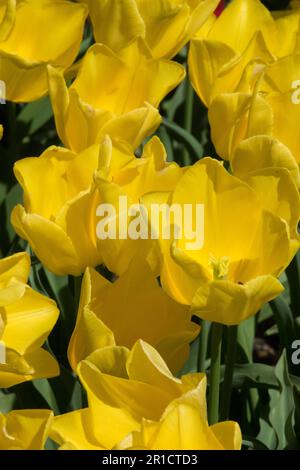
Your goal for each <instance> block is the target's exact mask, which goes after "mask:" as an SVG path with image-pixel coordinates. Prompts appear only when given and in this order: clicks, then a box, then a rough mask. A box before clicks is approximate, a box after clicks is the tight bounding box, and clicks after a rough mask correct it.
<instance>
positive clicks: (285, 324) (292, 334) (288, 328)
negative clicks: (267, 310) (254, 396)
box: [270, 296, 297, 374]
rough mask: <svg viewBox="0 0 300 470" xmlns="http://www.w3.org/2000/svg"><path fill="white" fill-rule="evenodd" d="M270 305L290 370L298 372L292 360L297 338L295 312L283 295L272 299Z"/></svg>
mask: <svg viewBox="0 0 300 470" xmlns="http://www.w3.org/2000/svg"><path fill="white" fill-rule="evenodd" d="M270 305H271V308H272V311H273V313H274V316H275V320H276V323H277V325H278V330H279V338H280V344H281V347H282V349H286V351H287V358H288V364H289V367H290V371H291V372H295V373H296V374H297V371H296V369H295V366H294V364H292V362H291V360H290V358H291V356H292V353H293V350H292V343H293V341H294V340H295V339H297V335H296V328H295V322H294V317H293V313H292V311H291V309H290V307H289V306H288V304H287V302H286V301H285V300H284V299H283V297H282V296H280V297H277V299H274V300H272V301H271V302H270Z"/></svg>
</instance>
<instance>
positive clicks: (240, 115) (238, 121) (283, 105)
mask: <svg viewBox="0 0 300 470" xmlns="http://www.w3.org/2000/svg"><path fill="white" fill-rule="evenodd" d="M299 76H300V54H294V55H290V56H287V57H284V58H283V59H280V60H278V61H277V62H275V63H273V64H272V65H269V66H268V67H266V68H265V70H264V71H263V73H262V74H261V76H260V78H259V80H258V82H257V84H256V86H255V90H254V92H253V93H249V92H246V93H244V92H237V93H224V94H220V95H219V96H218V97H216V98H215V99H214V100H213V101H212V103H211V105H210V107H209V121H210V125H211V134H212V140H213V143H214V145H215V147H216V150H217V152H218V154H219V155H220V156H221V157H222V158H225V159H229V160H230V159H231V158H232V155H233V152H234V150H235V148H236V146H237V145H238V144H239V142H241V141H242V140H243V139H247V138H249V137H253V136H255V135H263V134H265V135H269V136H272V137H273V138H275V139H278V140H279V141H281V142H282V143H283V144H285V145H286V146H287V147H288V149H289V150H290V151H291V152H292V154H293V156H294V158H295V159H296V161H297V162H298V163H299V162H300V153H299V135H298V132H297V127H296V126H295V125H294V124H295V122H297V121H298V120H299V115H300V114H299V113H300V106H299V103H300V99H299V83H298V81H297V80H298V77H299Z"/></svg>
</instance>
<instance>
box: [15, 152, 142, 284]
mask: <svg viewBox="0 0 300 470" xmlns="http://www.w3.org/2000/svg"><path fill="white" fill-rule="evenodd" d="M131 158H134V156H132V155H130V154H128V153H127V154H126V152H123V154H116V155H115V159H114V161H113V162H112V164H111V167H112V171H114V170H115V171H117V169H118V168H119V167H122V166H123V165H125V163H127V162H128V161H129V160H130V159H131ZM98 160H99V146H97V145H95V146H92V147H90V148H88V149H86V150H85V151H83V152H81V153H79V154H75V153H73V152H71V151H69V150H66V149H64V148H61V147H50V148H49V149H47V150H46V151H45V152H44V153H43V154H42V155H41V156H40V157H38V158H36V157H31V158H25V159H23V160H19V161H18V162H17V163H16V164H15V167H14V171H15V175H16V177H17V179H18V181H19V183H20V185H21V186H22V188H23V191H24V207H23V206H21V205H18V206H16V207H15V208H14V210H13V212H12V216H11V220H12V224H13V226H14V228H15V230H16V232H17V233H18V234H19V235H20V237H22V238H24V239H25V240H28V242H29V243H30V245H31V247H32V249H33V251H34V252H35V254H36V255H37V257H38V258H39V259H40V260H41V262H42V263H43V264H44V265H45V266H46V267H47V268H48V269H49V270H50V271H52V272H54V273H56V274H58V275H65V274H73V275H74V276H78V275H79V274H81V273H82V272H83V271H84V270H85V268H86V267H87V266H97V265H98V264H101V261H102V258H101V256H100V253H99V251H98V249H97V243H96V226H95V223H96V221H95V217H96V207H97V205H98V193H97V191H96V190H95V188H94V187H93V185H92V182H93V173H94V171H95V170H96V169H97V168H98ZM101 165H102V161H101V158H100V167H101ZM103 165H105V161H104V162H103ZM33 174H34V178H32V175H33ZM49 189H50V190H51V191H52V192H51V197H50V196H49V192H48V191H49Z"/></svg>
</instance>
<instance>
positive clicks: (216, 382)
mask: <svg viewBox="0 0 300 470" xmlns="http://www.w3.org/2000/svg"><path fill="white" fill-rule="evenodd" d="M222 333H223V326H222V325H220V324H219V323H213V325H212V336H211V367H210V382H209V402H208V421H209V424H210V425H212V424H215V423H218V421H219V402H220V369H221V351H222Z"/></svg>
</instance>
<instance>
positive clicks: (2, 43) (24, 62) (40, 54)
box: [0, 0, 87, 102]
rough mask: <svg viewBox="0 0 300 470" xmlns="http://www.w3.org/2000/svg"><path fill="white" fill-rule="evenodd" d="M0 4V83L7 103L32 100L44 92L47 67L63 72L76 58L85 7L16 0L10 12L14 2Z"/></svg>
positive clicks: (54, 1) (57, 0)
mask: <svg viewBox="0 0 300 470" xmlns="http://www.w3.org/2000/svg"><path fill="white" fill-rule="evenodd" d="M3 3H4V4H5V3H6V9H5V10H4V8H5V5H2V6H1V10H0V13H1V11H2V15H1V17H0V18H2V24H1V25H0V76H1V80H3V81H4V82H5V84H6V93H7V99H8V100H10V101H15V102H28V101H33V100H36V99H38V98H40V97H41V96H42V95H44V94H45V93H46V92H47V90H48V82H47V65H51V66H52V67H54V68H55V70H58V71H60V72H61V73H63V72H64V70H66V69H67V68H68V67H69V66H70V65H71V64H72V63H73V62H74V60H75V59H76V56H77V54H78V51H79V47H80V43H81V40H82V35H83V27H84V23H85V19H86V16H87V8H86V6H85V5H80V4H74V3H72V2H70V1H65V0H27V1H26V2H25V1H18V2H17V6H16V10H15V12H14V6H15V2H13V1H11V0H8V1H7V2H2V4H3ZM3 10H4V11H3ZM14 13H15V14H14ZM3 15H4V16H3Z"/></svg>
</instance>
